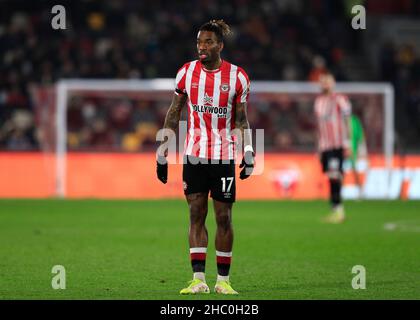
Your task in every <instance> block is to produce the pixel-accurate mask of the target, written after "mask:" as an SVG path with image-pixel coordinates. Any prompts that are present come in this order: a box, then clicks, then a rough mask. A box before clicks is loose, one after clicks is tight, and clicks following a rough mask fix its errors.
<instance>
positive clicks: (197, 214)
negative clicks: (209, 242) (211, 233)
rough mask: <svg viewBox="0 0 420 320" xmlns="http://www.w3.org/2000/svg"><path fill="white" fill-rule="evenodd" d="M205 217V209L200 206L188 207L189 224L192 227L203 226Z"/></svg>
mask: <svg viewBox="0 0 420 320" xmlns="http://www.w3.org/2000/svg"><path fill="white" fill-rule="evenodd" d="M206 215H207V207H206V206H201V205H191V206H190V223H191V225H194V226H204V223H205V221H206Z"/></svg>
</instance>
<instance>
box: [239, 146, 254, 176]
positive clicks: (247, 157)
mask: <svg viewBox="0 0 420 320" xmlns="http://www.w3.org/2000/svg"><path fill="white" fill-rule="evenodd" d="M254 157H255V153H254V152H252V151H247V152H245V154H244V157H243V158H242V162H241V164H240V165H239V168H243V169H242V170H241V173H240V174H239V178H240V179H241V180H244V179H246V178H248V177H249V176H250V175H251V174H252V171H253V170H254V165H255V159H254Z"/></svg>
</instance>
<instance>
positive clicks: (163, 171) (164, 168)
mask: <svg viewBox="0 0 420 320" xmlns="http://www.w3.org/2000/svg"><path fill="white" fill-rule="evenodd" d="M156 174H157V178H158V179H159V180H160V181H161V182H162V183H166V182H168V161H167V160H166V157H164V156H158V158H157V160H156Z"/></svg>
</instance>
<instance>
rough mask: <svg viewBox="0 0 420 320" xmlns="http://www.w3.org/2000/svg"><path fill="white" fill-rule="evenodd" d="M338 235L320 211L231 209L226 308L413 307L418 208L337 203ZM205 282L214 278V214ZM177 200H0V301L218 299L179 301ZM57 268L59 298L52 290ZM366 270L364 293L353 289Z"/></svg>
mask: <svg viewBox="0 0 420 320" xmlns="http://www.w3.org/2000/svg"><path fill="white" fill-rule="evenodd" d="M345 206H346V211H347V216H348V220H347V221H346V222H345V223H344V224H342V225H329V224H324V223H322V222H321V218H322V217H323V216H324V215H325V214H326V213H327V212H328V205H327V202H325V201H310V202H286V201H278V202H276V201H271V202H270V201H264V202H257V201H255V202H253V201H248V202H247V201H239V202H237V203H236V204H235V206H234V212H233V224H234V230H235V240H234V249H233V260H232V268H231V281H232V285H233V287H234V288H235V289H236V290H238V291H239V293H240V295H239V296H237V297H228V298H229V299H420V203H419V202H401V201H393V202H388V201H363V202H347V203H346V204H345ZM207 224H208V229H209V248H208V255H207V265H206V277H207V282H208V284H209V286H210V287H211V289H212V288H213V286H214V282H215V278H216V262H215V260H216V258H215V249H214V231H215V223H214V214H213V211H212V207H211V206H210V208H209V215H208V217H207ZM187 234H188V213H187V205H186V203H185V201H182V200H179V201H178V200H164V201H100V200H82V201H75V200H0V298H1V299H141V300H143V299H185V300H189V299H226V297H222V296H218V295H215V294H214V293H211V294H210V295H206V296H187V297H184V296H180V295H179V294H178V292H179V290H180V289H181V288H183V287H184V286H185V285H186V283H187V281H188V280H190V278H191V266H190V262H189V254H188V241H187ZM54 265H63V266H64V267H65V270H66V289H65V290H53V289H52V287H51V280H52V278H53V276H54V274H52V273H51V269H52V267H53V266H54ZM355 265H363V266H364V267H365V268H366V289H365V290H362V289H359V290H354V289H353V288H352V286H351V283H352V278H353V277H354V276H355V274H352V267H353V266H355Z"/></svg>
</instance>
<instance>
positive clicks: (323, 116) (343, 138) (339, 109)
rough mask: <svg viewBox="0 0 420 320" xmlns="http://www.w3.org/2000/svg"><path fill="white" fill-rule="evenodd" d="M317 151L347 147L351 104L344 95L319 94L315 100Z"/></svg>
mask: <svg viewBox="0 0 420 320" xmlns="http://www.w3.org/2000/svg"><path fill="white" fill-rule="evenodd" d="M315 114H316V117H317V123H318V149H319V151H325V150H331V149H337V148H344V147H349V133H348V120H349V119H348V118H349V116H350V114H351V104H350V101H349V100H348V98H347V97H346V96H345V95H342V94H338V93H333V94H330V95H328V94H322V95H319V96H318V97H317V98H316V100H315Z"/></svg>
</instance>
